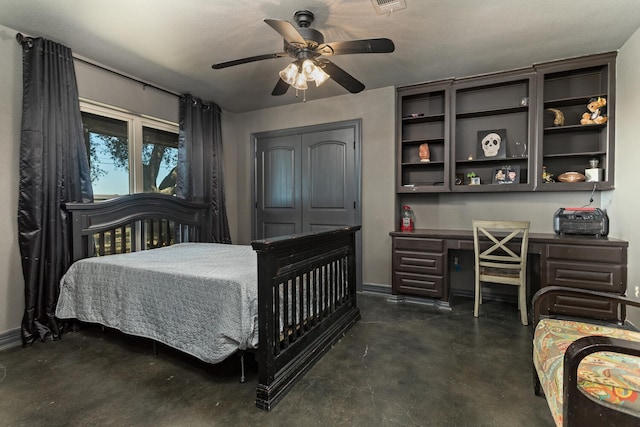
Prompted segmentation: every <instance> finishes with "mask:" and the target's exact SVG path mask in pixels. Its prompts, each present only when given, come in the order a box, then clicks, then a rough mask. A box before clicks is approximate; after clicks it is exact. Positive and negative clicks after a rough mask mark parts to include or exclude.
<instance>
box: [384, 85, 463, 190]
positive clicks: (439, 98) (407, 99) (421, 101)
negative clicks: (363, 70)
mask: <svg viewBox="0 0 640 427" xmlns="http://www.w3.org/2000/svg"><path fill="white" fill-rule="evenodd" d="M450 85H451V83H450V81H441V82H436V83H431V84H426V85H417V86H412V87H410V88H406V89H404V90H403V89H398V104H399V105H400V106H401V107H400V108H399V109H398V118H397V122H398V123H399V124H400V125H399V126H398V137H397V139H398V147H397V152H398V158H399V164H398V169H397V175H398V178H397V182H398V190H397V191H398V192H399V193H413V192H423V193H424V192H441V191H447V189H448V188H449V185H450V183H449V177H450V173H449V114H448V112H449V88H450ZM422 144H427V146H428V149H429V154H430V155H429V161H421V159H420V146H421V145H422Z"/></svg>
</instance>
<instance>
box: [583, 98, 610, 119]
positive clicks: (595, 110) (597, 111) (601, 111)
mask: <svg viewBox="0 0 640 427" xmlns="http://www.w3.org/2000/svg"><path fill="white" fill-rule="evenodd" d="M587 110H589V111H588V112H586V113H584V114H583V115H582V119H580V123H581V124H583V125H601V124H604V123H606V122H607V100H606V98H603V97H601V96H599V97H597V98H591V99H590V100H589V103H588V104H587Z"/></svg>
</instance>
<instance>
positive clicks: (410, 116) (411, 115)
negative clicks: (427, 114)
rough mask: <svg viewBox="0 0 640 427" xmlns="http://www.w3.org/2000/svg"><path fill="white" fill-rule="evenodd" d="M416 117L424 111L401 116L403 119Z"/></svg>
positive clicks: (420, 115)
mask: <svg viewBox="0 0 640 427" xmlns="http://www.w3.org/2000/svg"><path fill="white" fill-rule="evenodd" d="M418 117H424V113H411V114H408V115H406V116H402V118H403V119H416V118H418Z"/></svg>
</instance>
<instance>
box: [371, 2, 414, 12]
mask: <svg viewBox="0 0 640 427" xmlns="http://www.w3.org/2000/svg"><path fill="white" fill-rule="evenodd" d="M371 3H373V7H374V9H375V10H376V13H377V14H378V15H383V14H385V13H391V12H395V11H396V10H400V9H404V8H406V7H407V3H406V1H405V0H371Z"/></svg>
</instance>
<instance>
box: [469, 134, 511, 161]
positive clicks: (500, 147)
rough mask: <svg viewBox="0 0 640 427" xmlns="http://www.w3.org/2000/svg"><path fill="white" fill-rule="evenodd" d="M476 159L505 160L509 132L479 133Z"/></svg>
mask: <svg viewBox="0 0 640 427" xmlns="http://www.w3.org/2000/svg"><path fill="white" fill-rule="evenodd" d="M476 154H477V155H476V159H504V158H505V157H507V130H506V129H490V130H481V131H478V149H477V151H476Z"/></svg>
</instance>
